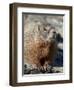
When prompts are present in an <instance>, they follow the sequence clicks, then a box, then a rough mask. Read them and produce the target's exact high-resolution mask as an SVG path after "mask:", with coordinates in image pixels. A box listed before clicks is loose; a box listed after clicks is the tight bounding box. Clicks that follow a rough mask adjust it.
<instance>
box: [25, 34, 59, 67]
mask: <svg viewBox="0 0 74 90" xmlns="http://www.w3.org/2000/svg"><path fill="white" fill-rule="evenodd" d="M35 38H36V40H35ZM35 38H31V37H30V35H29V37H28V41H29V42H26V47H25V48H26V50H25V52H24V58H25V60H26V62H27V63H29V64H31V65H32V66H33V68H38V69H41V68H46V66H47V64H50V65H51V64H52V63H53V59H54V57H55V55H56V52H57V42H56V40H55V39H53V38H51V40H49V41H47V40H43V39H42V38H40V36H36V37H35ZM49 39H50V38H49Z"/></svg>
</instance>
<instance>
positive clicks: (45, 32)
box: [38, 24, 57, 41]
mask: <svg viewBox="0 0 74 90" xmlns="http://www.w3.org/2000/svg"><path fill="white" fill-rule="evenodd" d="M38 32H39V33H40V36H41V37H42V39H44V40H45V41H50V40H56V37H57V32H56V29H55V27H53V26H52V25H51V24H46V25H42V26H41V25H40V26H38Z"/></svg>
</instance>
